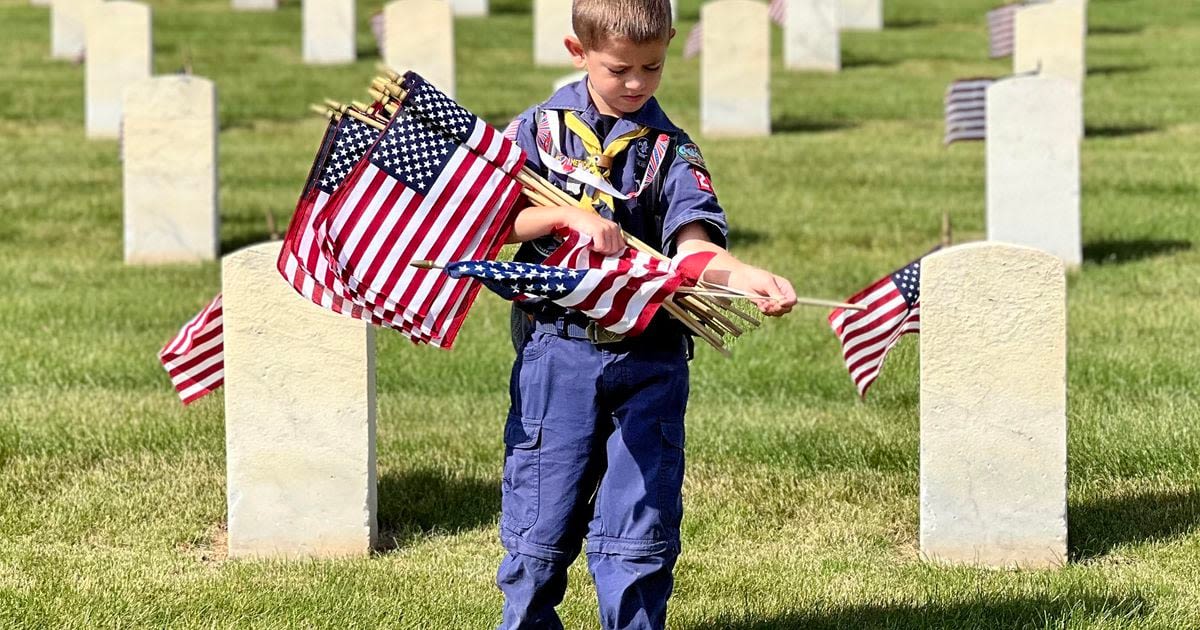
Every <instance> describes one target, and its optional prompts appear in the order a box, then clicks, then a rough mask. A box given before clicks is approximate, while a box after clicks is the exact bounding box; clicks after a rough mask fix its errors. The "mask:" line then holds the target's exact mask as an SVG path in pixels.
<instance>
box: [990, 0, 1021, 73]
mask: <svg viewBox="0 0 1200 630" xmlns="http://www.w3.org/2000/svg"><path fill="white" fill-rule="evenodd" d="M1020 8H1021V3H1019V2H1017V3H1013V4H1006V5H1004V6H1001V7H996V8H995V9H992V10H991V11H988V14H987V23H988V56H989V57H991V58H992V59H996V58H999V57H1007V56H1009V55H1011V54H1013V32H1014V30H1013V28H1014V24H1015V23H1016V19H1017V10H1018V9H1020Z"/></svg>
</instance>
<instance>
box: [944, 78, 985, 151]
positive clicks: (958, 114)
mask: <svg viewBox="0 0 1200 630" xmlns="http://www.w3.org/2000/svg"><path fill="white" fill-rule="evenodd" d="M995 82H996V80H995V79H990V78H984V77H976V78H971V79H959V80H957V81H955V82H953V83H951V84H950V85H949V87H947V88H946V97H945V101H944V102H945V108H946V132H945V135H944V136H943V138H942V143H943V144H945V145H951V144H954V143H955V142H962V141H966V140H984V139H986V138H987V109H986V105H987V89H988V86H989V85H991V84H992V83H995Z"/></svg>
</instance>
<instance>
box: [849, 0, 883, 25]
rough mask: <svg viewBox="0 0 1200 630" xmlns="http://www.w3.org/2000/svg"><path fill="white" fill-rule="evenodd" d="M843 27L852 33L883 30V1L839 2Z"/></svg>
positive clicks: (855, 0) (857, 0) (858, 0)
mask: <svg viewBox="0 0 1200 630" xmlns="http://www.w3.org/2000/svg"><path fill="white" fill-rule="evenodd" d="M838 3H839V4H840V5H841V11H840V22H841V27H842V28H843V29H846V30H852V31H880V30H883V0H838Z"/></svg>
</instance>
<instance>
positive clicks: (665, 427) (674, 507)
mask: <svg viewBox="0 0 1200 630" xmlns="http://www.w3.org/2000/svg"><path fill="white" fill-rule="evenodd" d="M660 427H661V429H662V459H661V460H660V462H661V464H660V466H661V469H660V470H659V471H658V472H659V474H658V479H659V486H658V505H659V509H660V510H662V524H663V527H664V529H665V530H666V531H667V532H668V533H669V534H670V536H671V537H673V538H675V539H678V537H679V524H680V522H681V521H682V520H683V460H684V458H683V444H684V437H685V436H684V429H683V421H682V420H677V421H667V420H664V421H662V422H661V423H660Z"/></svg>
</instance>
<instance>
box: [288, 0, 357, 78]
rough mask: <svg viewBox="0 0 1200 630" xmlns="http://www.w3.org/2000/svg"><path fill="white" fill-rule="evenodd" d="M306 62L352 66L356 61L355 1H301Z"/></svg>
mask: <svg viewBox="0 0 1200 630" xmlns="http://www.w3.org/2000/svg"><path fill="white" fill-rule="evenodd" d="M301 1H302V3H303V5H304V7H303V16H302V17H303V24H302V27H303V28H302V30H303V31H304V62H305V63H311V64H336V63H350V62H352V61H354V60H355V59H356V58H357V54H358V52H357V48H356V42H355V35H354V34H355V22H354V0H301Z"/></svg>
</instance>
